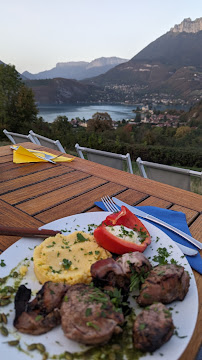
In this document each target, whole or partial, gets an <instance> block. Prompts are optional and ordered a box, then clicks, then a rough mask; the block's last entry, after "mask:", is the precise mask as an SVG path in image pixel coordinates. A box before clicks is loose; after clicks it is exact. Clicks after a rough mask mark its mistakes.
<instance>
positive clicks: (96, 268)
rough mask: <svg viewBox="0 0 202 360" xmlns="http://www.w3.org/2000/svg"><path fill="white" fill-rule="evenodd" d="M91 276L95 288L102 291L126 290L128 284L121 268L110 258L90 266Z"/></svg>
mask: <svg viewBox="0 0 202 360" xmlns="http://www.w3.org/2000/svg"><path fill="white" fill-rule="evenodd" d="M91 275H92V278H93V282H94V284H95V286H97V287H101V288H104V289H111V290H113V288H115V287H117V288H124V289H125V290H127V289H128V286H129V284H130V282H129V281H128V279H127V278H126V277H125V274H124V272H123V270H122V267H121V266H120V265H119V264H118V263H117V262H116V261H115V260H114V259H112V258H108V259H103V260H98V261H96V262H95V263H94V264H92V266H91Z"/></svg>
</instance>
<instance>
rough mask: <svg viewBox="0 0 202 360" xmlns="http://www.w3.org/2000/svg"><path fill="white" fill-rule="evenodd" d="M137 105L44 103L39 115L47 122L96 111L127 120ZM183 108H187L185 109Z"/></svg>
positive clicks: (88, 114) (89, 115)
mask: <svg viewBox="0 0 202 360" xmlns="http://www.w3.org/2000/svg"><path fill="white" fill-rule="evenodd" d="M137 106H138V105H125V104H115V105H111V104H97V105H96V104H93V105H92V104H68V105H46V106H45V105H44V106H39V107H38V108H39V116H42V117H43V119H44V120H45V121H47V122H53V121H54V120H55V119H56V117H57V116H64V115H65V116H67V118H68V120H71V119H74V118H76V117H79V118H80V119H83V118H85V120H89V119H91V118H92V115H93V114H95V113H96V112H107V113H108V114H109V115H110V116H111V118H112V120H115V121H118V120H123V119H125V120H127V119H132V118H134V117H135V114H134V113H133V110H134V109H136V107H137ZM156 108H157V109H160V110H165V109H166V108H172V107H171V106H167V107H166V106H165V105H162V106H161V105H159V106H157V107H156ZM173 108H176V109H180V108H181V109H182V108H183V107H182V106H181V107H180V106H175V107H173ZM184 110H188V109H185V108H184Z"/></svg>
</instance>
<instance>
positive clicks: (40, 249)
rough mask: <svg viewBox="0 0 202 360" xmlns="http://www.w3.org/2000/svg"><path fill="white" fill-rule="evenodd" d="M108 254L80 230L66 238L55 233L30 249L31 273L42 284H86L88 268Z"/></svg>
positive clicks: (91, 237)
mask: <svg viewBox="0 0 202 360" xmlns="http://www.w3.org/2000/svg"><path fill="white" fill-rule="evenodd" d="M108 257H111V254H110V253H109V252H108V251H107V250H105V249H103V248H102V247H100V246H99V245H98V244H97V242H96V241H95V239H94V237H93V236H92V235H90V234H87V233H85V232H82V231H75V232H74V233H72V234H69V235H67V236H65V235H62V234H57V235H56V236H54V237H49V238H47V239H46V240H44V241H43V242H42V243H41V244H40V245H39V246H37V247H36V248H35V249H34V256H33V258H34V271H35V274H36V277H37V279H38V280H39V281H40V282H41V283H42V284H43V283H45V282H46V281H53V282H66V283H67V284H71V285H73V284H77V283H81V282H82V283H86V284H88V283H90V282H91V280H92V278H91V273H90V267H91V265H92V264H93V263H95V262H96V261H98V260H101V259H107V258H108Z"/></svg>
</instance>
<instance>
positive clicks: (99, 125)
mask: <svg viewBox="0 0 202 360" xmlns="http://www.w3.org/2000/svg"><path fill="white" fill-rule="evenodd" d="M87 129H88V130H89V131H93V132H103V131H106V130H111V129H112V119H111V116H110V115H109V114H108V113H107V112H105V113H99V112H97V113H95V114H94V115H93V116H92V119H90V120H88V123H87Z"/></svg>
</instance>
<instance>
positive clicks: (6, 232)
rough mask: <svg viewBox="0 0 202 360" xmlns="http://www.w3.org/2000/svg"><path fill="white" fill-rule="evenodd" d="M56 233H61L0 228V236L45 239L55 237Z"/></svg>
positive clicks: (7, 227) (44, 230) (8, 227)
mask: <svg viewBox="0 0 202 360" xmlns="http://www.w3.org/2000/svg"><path fill="white" fill-rule="evenodd" d="M58 233H61V231H59V230H58V231H54V230H46V229H41V230H38V229H35V228H34V229H32V228H21V227H20V228H19V227H10V226H0V235H9V236H22V237H40V238H46V237H49V236H55V235H56V234H58Z"/></svg>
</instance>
